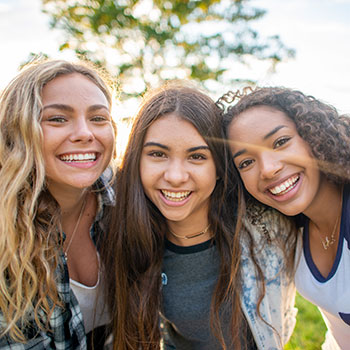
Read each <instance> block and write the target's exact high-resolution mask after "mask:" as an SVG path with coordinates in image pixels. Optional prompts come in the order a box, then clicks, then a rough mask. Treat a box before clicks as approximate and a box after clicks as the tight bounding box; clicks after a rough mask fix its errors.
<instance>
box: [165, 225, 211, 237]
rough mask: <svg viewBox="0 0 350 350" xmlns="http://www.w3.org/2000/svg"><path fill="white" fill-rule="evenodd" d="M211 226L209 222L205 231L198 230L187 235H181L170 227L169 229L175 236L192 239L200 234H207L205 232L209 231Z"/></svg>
mask: <svg viewBox="0 0 350 350" xmlns="http://www.w3.org/2000/svg"><path fill="white" fill-rule="evenodd" d="M209 227H210V224H209V225H208V226H207V227H206V228H205V229H204V230H203V231H200V232H196V233H192V234H190V235H186V236H180V235H178V234H176V233H174V232H173V231H171V230H170V229H169V232H170V234H172V235H173V236H174V237H176V238H180V239H191V238H196V237H198V236H202V235H205V234H206V233H207V232H208V230H209Z"/></svg>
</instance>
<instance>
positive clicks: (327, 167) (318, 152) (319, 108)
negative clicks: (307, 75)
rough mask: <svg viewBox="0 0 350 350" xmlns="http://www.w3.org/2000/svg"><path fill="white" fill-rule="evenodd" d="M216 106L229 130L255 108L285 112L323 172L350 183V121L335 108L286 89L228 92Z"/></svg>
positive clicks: (328, 176) (339, 181)
mask: <svg viewBox="0 0 350 350" xmlns="http://www.w3.org/2000/svg"><path fill="white" fill-rule="evenodd" d="M217 105H218V106H219V107H220V108H221V109H222V110H223V111H224V124H225V129H226V130H227V127H228V125H229V124H230V123H231V121H232V120H233V119H234V118H235V117H237V116H238V115H239V114H241V113H242V112H243V111H245V110H247V109H249V108H252V107H255V106H269V107H272V108H275V109H277V110H279V111H281V112H283V113H285V114H286V115H287V116H288V117H289V118H290V119H292V120H293V122H294V123H295V125H296V129H297V131H298V133H299V135H300V136H301V137H302V138H303V139H304V140H305V141H306V142H307V143H308V144H309V145H310V147H311V150H312V153H313V155H314V157H315V158H316V159H317V160H318V164H319V167H320V170H321V172H322V173H324V174H325V176H326V177H327V178H328V179H329V180H331V181H333V182H335V183H348V182H350V118H349V116H348V115H340V114H339V113H338V112H337V110H336V109H335V108H334V107H333V106H331V105H328V104H326V103H324V102H321V101H320V100H317V99H315V98H314V97H312V96H307V95H305V94H303V93H302V92H300V91H297V90H292V89H288V88H284V87H263V88H256V89H252V88H245V89H243V90H242V91H235V92H233V91H229V92H228V93H226V94H225V95H223V96H222V97H221V98H220V99H219V101H218V102H217ZM227 105H228V106H227ZM225 107H226V110H225Z"/></svg>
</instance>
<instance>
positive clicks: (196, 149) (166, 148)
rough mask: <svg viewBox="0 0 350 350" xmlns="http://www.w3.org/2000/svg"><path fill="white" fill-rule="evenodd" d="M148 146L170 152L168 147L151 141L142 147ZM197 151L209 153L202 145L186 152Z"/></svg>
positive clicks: (206, 147)
mask: <svg viewBox="0 0 350 350" xmlns="http://www.w3.org/2000/svg"><path fill="white" fill-rule="evenodd" d="M150 146H156V147H159V148H163V149H165V150H167V151H169V150H170V148H169V147H168V146H165V145H163V144H161V143H158V142H152V141H151V142H146V143H145V144H144V145H143V147H150ZM198 150H208V151H210V148H209V147H208V146H204V145H203V146H196V147H191V148H189V149H188V150H187V152H188V153H190V152H195V151H198Z"/></svg>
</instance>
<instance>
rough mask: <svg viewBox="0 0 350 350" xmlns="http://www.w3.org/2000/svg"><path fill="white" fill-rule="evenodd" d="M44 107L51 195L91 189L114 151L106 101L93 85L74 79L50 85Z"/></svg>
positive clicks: (82, 78) (45, 90) (73, 76)
mask: <svg viewBox="0 0 350 350" xmlns="http://www.w3.org/2000/svg"><path fill="white" fill-rule="evenodd" d="M42 104H43V114H42V121H41V127H42V130H43V135H44V141H43V154H44V161H45V171H46V177H47V179H48V187H49V189H50V191H51V193H52V192H55V191H56V192H57V191H59V192H60V193H62V191H71V190H72V188H79V189H81V188H85V187H88V186H91V185H92V184H93V183H94V182H95V181H96V180H97V179H98V177H99V176H100V175H101V174H102V172H103V171H104V170H105V168H106V167H107V165H108V164H109V162H110V160H111V157H112V153H113V150H114V143H115V135H114V130H113V127H112V123H111V115H110V112H109V104H108V101H107V99H106V97H105V95H104V94H103V92H102V91H101V90H100V89H99V88H98V87H97V85H95V84H94V83H93V82H92V81H91V80H89V79H88V78H86V77H85V76H83V75H82V74H78V73H73V74H69V75H63V76H59V77H57V78H55V79H53V80H51V81H50V82H49V83H47V84H46V85H45V86H44V88H43V91H42Z"/></svg>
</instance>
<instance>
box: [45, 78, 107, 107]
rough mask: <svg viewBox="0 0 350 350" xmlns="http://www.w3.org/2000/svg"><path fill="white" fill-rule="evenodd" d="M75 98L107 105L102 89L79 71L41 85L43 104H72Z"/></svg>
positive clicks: (89, 102) (90, 103)
mask: <svg viewBox="0 0 350 350" xmlns="http://www.w3.org/2000/svg"><path fill="white" fill-rule="evenodd" d="M77 100H79V101H80V100H84V101H86V103H88V104H89V105H92V104H95V103H98V104H101V103H103V104H105V105H107V106H108V101H107V98H106V96H105V94H104V93H103V91H102V90H101V89H100V88H99V87H98V86H97V85H96V84H95V83H94V82H93V81H92V80H90V79H89V78H87V77H86V76H84V75H83V74H80V73H71V74H65V75H60V76H58V77H56V78H54V79H52V80H50V81H49V82H48V83H47V84H46V85H45V86H44V87H43V90H42V101H43V103H44V104H50V103H63V104H72V103H74V102H76V101H77Z"/></svg>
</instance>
